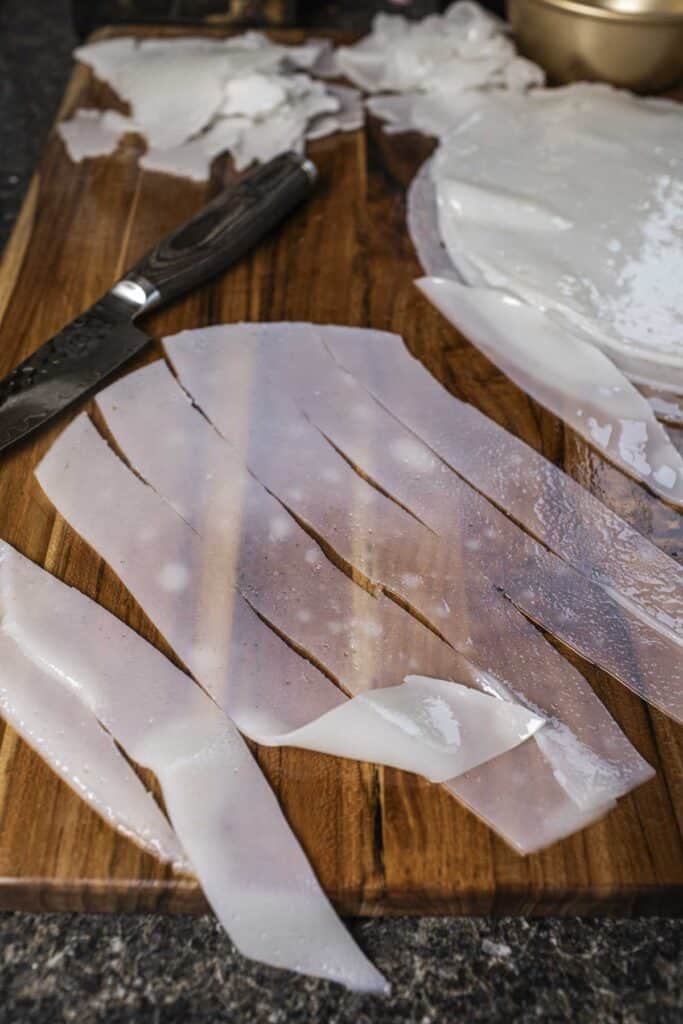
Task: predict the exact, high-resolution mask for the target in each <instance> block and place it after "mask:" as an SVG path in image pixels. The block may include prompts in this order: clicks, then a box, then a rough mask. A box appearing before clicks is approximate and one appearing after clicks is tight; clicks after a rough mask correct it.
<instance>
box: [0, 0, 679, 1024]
mask: <svg viewBox="0 0 683 1024" xmlns="http://www.w3.org/2000/svg"><path fill="white" fill-rule="evenodd" d="M311 6H312V5H310V4H309V5H308V7H309V8H310V7H311ZM321 6H323V5H321ZM349 6H350V8H351V10H349V12H348V13H349V16H350V17H352V20H353V25H354V27H358V20H359V16H358V12H359V9H360V6H361V5H360V4H359V3H358V0H354V2H353V3H352V4H350V5H349ZM367 6H368V10H369V9H370V8H371V6H372V5H370V4H368V5H367ZM343 8H344V5H343V4H341V3H340V4H336V5H329V7H328V9H330V10H333V11H335V10H336V11H339V16H340V17H342V16H343ZM316 21H318V22H319V23H320V19H319V18H316ZM72 45H73V37H72V34H71V30H70V24H69V17H68V4H67V3H66V2H65V0H0V247H1V246H2V245H3V244H4V242H5V241H6V239H7V237H8V236H9V232H10V230H11V226H12V223H13V221H14V219H15V217H16V214H17V212H18V210H19V206H20V203H21V198H22V196H23V193H24V191H25V189H26V186H27V184H28V181H29V177H30V174H31V170H32V168H33V165H34V163H35V160H36V158H37V156H38V153H39V152H40V149H41V146H42V144H43V141H44V138H45V135H46V133H47V131H48V129H49V126H50V124H51V122H52V120H53V118H54V115H55V112H56V110H57V106H58V103H59V99H60V96H61V94H62V91H63V89H64V86H65V84H66V80H67V78H68V74H69V70H70V56H69V55H70V51H71V47H72ZM351 928H352V930H353V932H354V934H355V936H356V937H357V939H358V941H359V942H360V943H361V945H362V947H363V949H365V951H366V952H367V953H368V955H369V956H371V957H372V959H373V960H374V961H375V962H376V963H377V965H378V966H379V967H380V968H381V969H382V970H383V971H384V972H385V973H386V974H387V976H388V977H389V979H390V980H391V982H392V984H393V986H394V991H393V995H392V996H391V997H390V998H388V999H385V1000H379V999H370V998H359V997H355V996H352V995H349V994H346V993H344V992H342V991H341V990H340V989H338V988H336V987H335V986H332V985H329V984H326V983H323V982H318V981H313V980H310V979H302V978H296V977H293V976H291V975H287V974H283V973H281V972H277V971H274V970H270V969H268V968H265V967H260V966H258V965H255V964H252V963H249V962H247V961H245V960H244V959H243V958H242V957H240V956H239V954H237V953H236V952H235V950H234V948H233V947H232V945H231V943H230V941H229V939H228V938H227V936H226V935H225V934H224V933H223V932H222V931H221V930H220V928H219V927H218V926H217V925H216V922H215V921H214V920H213V919H211V918H208V917H205V918H187V917H175V918H165V917H161V916H157V915H154V916H140V917H118V916H94V915H93V916H85V915H41V916H34V915H29V914H0V1024H33V1022H35V1024H38V1022H40V1024H43V1022H45V1024H58V1022H62V1021H63V1022H70V1021H79V1022H83V1024H91V1022H100V1021H106V1022H108V1024H118V1022H124V1021H133V1020H134V1021H136V1022H139V1024H193V1022H199V1021H202V1022H211V1024H221V1022H224V1021H225V1022H228V1021H229V1022H234V1024H251V1022H265V1024H289V1022H316V1024H328V1022H329V1024H370V1022H373V1024H400V1022H410V1024H451V1022H454V1024H455V1022H462V1024H478V1022H487V1024H496V1022H498V1021H500V1022H505V1024H513V1022H523V1024H525V1022H536V1021H538V1022H543V1024H552V1022H558V1024H560V1022H562V1024H564V1022H567V1021H571V1022H573V1024H612V1022H614V1024H679V1022H680V1021H681V1020H683V924H682V923H681V922H676V921H667V920H662V919H647V920H633V921H630V920H622V921H615V920H592V921H578V920H563V921H555V920H540V921H527V920H523V919H519V920H500V921H490V920H474V919H470V920H460V919H436V918H424V919H422V920H416V919H411V918H403V919H385V920H370V921H356V922H352V923H351Z"/></svg>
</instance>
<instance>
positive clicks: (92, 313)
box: [0, 153, 316, 451]
mask: <svg viewBox="0 0 683 1024" xmlns="http://www.w3.org/2000/svg"><path fill="white" fill-rule="evenodd" d="M315 180H316V170H315V167H314V165H313V164H312V163H311V162H310V161H309V160H305V159H304V158H302V157H300V156H298V155H297V154H295V153H283V154H282V155H281V156H278V157H276V158H275V159H274V160H271V161H270V162H269V163H267V164H264V165H263V166H262V167H259V168H257V170H256V171H254V172H252V173H251V174H249V175H247V176H246V177H244V178H243V179H242V180H241V181H239V182H238V183H237V184H235V185H233V186H232V187H230V188H228V189H226V190H225V191H224V192H223V193H221V195H219V196H218V197H217V198H216V199H214V200H213V201H212V202H210V203H209V204H208V206H206V207H204V209H203V210H201V211H200V212H199V213H198V214H197V215H196V216H195V217H193V218H192V219H191V220H190V221H188V223H186V224H184V225H183V226H182V227H180V228H179V229H178V230H176V231H174V232H173V234H171V235H169V237H168V238H166V239H164V240H163V241H162V242H161V243H160V244H159V245H158V246H156V248H155V249H154V250H153V251H152V252H150V253H149V254H148V255H147V256H146V257H145V258H144V259H143V260H141V261H140V263H138V264H137V265H136V266H135V267H134V268H132V270H130V271H129V272H128V273H127V274H126V276H125V277H124V278H123V279H122V280H121V281H119V282H118V283H117V284H116V285H114V287H113V288H112V289H111V291H110V292H108V293H107V294H106V295H105V296H103V298H101V299H100V300H99V301H98V302H96V303H95V305H94V306H92V307H91V308H90V309H89V310H87V312H85V313H83V314H81V316H79V317H77V318H76V319H75V320H73V321H72V322H71V323H70V324H68V326H66V327H65V328H64V329H63V330H62V331H60V332H59V334H57V335H55V337H54V338H51V339H50V340H49V341H46V342H45V343H44V344H43V345H42V346H41V347H40V348H39V349H38V350H37V351H36V352H34V353H33V355H31V356H29V357H28V359H26V360H25V361H24V362H23V363H21V364H20V365H19V366H17V367H16V368H15V369H14V370H12V372H11V373H10V374H9V376H7V377H5V379H4V380H3V381H0V451H2V450H3V449H5V448H8V447H9V446H10V445H12V444H14V443H15V442H16V441H19V440H21V438H23V437H26V436H27V435H28V434H31V433H32V432H33V431H34V430H37V429H38V428H39V427H41V426H42V425H43V424H45V423H47V422H48V421H49V420H51V419H53V417H55V416H56V415H58V413H60V412H62V411H63V410H64V409H66V408H68V406H70V405H71V404H73V403H74V402H75V401H77V400H78V399H80V398H82V397H84V396H85V395H87V394H89V393H90V392H92V391H93V390H94V389H95V388H96V387H98V385H99V384H101V383H102V381H104V380H105V379H106V378H107V377H108V376H109V375H110V374H111V373H113V371H114V370H116V369H118V368H119V367H120V366H122V365H123V363H125V362H126V361H127V360H128V359H130V358H131V357H132V356H134V355H135V354H136V353H137V352H139V351H140V349H142V348H144V346H145V345H146V344H147V343H148V342H149V341H150V338H149V337H148V335H147V334H145V333H144V332H143V331H141V330H140V329H139V328H138V327H136V326H135V325H134V323H133V321H134V320H135V318H136V317H137V316H139V315H140V314H142V313H145V312H147V311H148V310H150V309H152V308H154V307H155V306H158V305H160V304H161V303H163V302H166V301H168V300H169V299H173V298H175V297H176V296H178V295H181V294H182V293H183V292H186V291H188V290H189V289H190V288H193V287H195V286H197V285H199V284H203V283H204V282H205V281H207V280H208V279H209V278H211V277H212V276H213V275H215V274H217V273H219V272H220V271H222V270H225V269H227V267H229V266H231V265H232V264H233V263H234V262H235V261H236V260H238V259H239V258H240V257H241V256H243V255H244V253H246V252H247V251H248V250H249V249H251V248H252V247H253V246H254V245H255V244H256V243H257V242H258V241H260V239H261V238H263V236H264V235H265V234H267V232H268V231H270V230H271V229H272V228H273V227H274V226H275V225H276V224H277V223H278V222H279V221H280V220H282V219H283V218H284V217H285V216H286V214H287V213H289V212H290V210H291V209H292V208H293V207H294V206H296V205H297V204H298V203H300V202H301V201H302V200H303V199H305V198H306V197H307V196H308V195H309V194H310V192H311V190H312V188H313V185H314V184H315Z"/></svg>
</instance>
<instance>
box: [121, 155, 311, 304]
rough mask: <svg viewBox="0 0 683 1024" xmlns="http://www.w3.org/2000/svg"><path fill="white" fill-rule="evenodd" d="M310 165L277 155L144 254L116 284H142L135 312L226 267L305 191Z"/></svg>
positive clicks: (308, 188) (308, 190)
mask: <svg viewBox="0 0 683 1024" xmlns="http://www.w3.org/2000/svg"><path fill="white" fill-rule="evenodd" d="M317 176H318V175H317V170H316V167H315V164H313V163H312V162H311V161H310V160H307V159H305V158H304V157H301V156H299V155H298V154H296V153H282V154H281V155H280V156H276V157H275V159H274V160H270V161H269V162H268V163H266V164H263V165H262V166H260V167H258V168H256V170H254V171H252V172H251V173H250V174H247V175H246V176H245V177H244V178H242V179H241V180H240V181H238V182H236V183H235V184H234V185H231V186H229V187H228V188H226V189H225V191H224V192H222V193H221V194H220V195H219V196H217V197H216V198H215V199H213V200H212V201H211V202H210V203H209V204H208V205H207V206H205V207H204V209H203V210H200V212H199V213H197V214H196V215H195V216H194V217H192V219H191V220H188V221H187V222H186V223H185V224H183V225H182V227H180V228H177V229H176V230H175V231H174V232H172V233H171V234H170V235H168V237H167V238H165V239H164V240H163V241H162V242H160V243H159V244H158V245H157V246H155V247H154V249H152V251H151V252H149V253H147V255H146V256H144V257H143V259H142V260H141V261H140V262H139V263H138V264H136V266H134V267H133V268H131V270H129V271H128V273H127V274H126V276H125V278H124V281H123V282H120V283H119V286H117V287H118V288H119V289H120V288H121V287H122V285H123V286H124V287H125V286H126V285H129V284H130V285H135V284H138V283H139V284H141V285H142V286H143V288H144V291H145V295H146V301H145V302H144V304H143V305H142V306H141V308H140V309H139V311H138V312H146V311H147V310H148V309H151V308H152V307H153V306H156V305H159V304H160V303H162V302H168V301H169V300H170V299H174V298H176V297H177V296H178V295H181V294H183V292H187V291H189V290H190V289H192V288H195V287H197V286H198V285H200V284H204V282H205V281H207V280H208V279H209V278H211V277H213V276H214V275H216V274H219V273H220V272H221V271H223V270H227V268H228V267H229V266H231V265H232V264H233V263H235V262H236V261H237V260H238V259H240V257H242V256H243V255H244V254H245V253H246V252H248V251H249V250H250V249H251V248H252V247H253V246H255V245H256V243H257V242H259V241H260V240H261V239H262V238H263V237H264V236H265V235H266V234H267V233H268V232H269V231H270V230H271V229H272V228H274V227H275V225H276V224H278V223H279V222H280V221H281V220H282V219H283V218H284V217H285V216H286V215H287V214H288V213H289V212H290V210H292V209H293V208H294V207H295V206H297V205H298V204H299V203H300V202H302V200H304V199H305V198H306V197H307V196H308V195H310V193H311V191H312V190H313V187H314V185H315V182H316V179H317Z"/></svg>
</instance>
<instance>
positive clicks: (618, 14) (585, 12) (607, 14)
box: [513, 0, 683, 26]
mask: <svg viewBox="0 0 683 1024" xmlns="http://www.w3.org/2000/svg"><path fill="white" fill-rule="evenodd" d="M513 2H514V0H513ZM526 2H527V3H536V4H539V5H540V6H542V7H552V8H553V9H555V10H558V11H567V13H570V14H579V15H581V16H582V17H585V18H596V19H599V20H600V21H612V22H619V23H621V24H627V25H633V24H636V23H646V24H650V25H658V24H662V23H666V24H676V23H679V24H680V25H681V26H683V10H680V11H661V10H660V11H652V10H649V11H619V10H615V8H613V7H601V6H599V5H598V4H596V3H586V2H584V0H526Z"/></svg>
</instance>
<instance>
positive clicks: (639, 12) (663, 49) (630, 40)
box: [507, 0, 683, 92]
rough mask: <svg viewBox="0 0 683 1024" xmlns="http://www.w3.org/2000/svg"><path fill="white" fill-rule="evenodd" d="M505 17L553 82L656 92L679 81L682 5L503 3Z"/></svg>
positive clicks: (601, 0) (552, 0)
mask: <svg viewBox="0 0 683 1024" xmlns="http://www.w3.org/2000/svg"><path fill="white" fill-rule="evenodd" d="M507 12H508V18H509V20H510V23H511V25H512V31H513V33H514V36H515V40H516V43H517V46H518V48H519V50H520V51H521V52H522V53H523V54H524V55H525V56H526V57H529V58H530V59H531V60H534V61H536V63H537V64H540V65H541V67H543V68H545V70H546V72H547V73H548V77H549V79H551V80H552V81H555V82H575V81H577V80H579V79H588V80H590V81H599V82H611V83H612V84H613V85H618V86H621V87H623V88H626V89H634V90H636V91H637V92H658V91H661V90H662V89H667V88H669V87H671V86H674V85H676V83H677V82H679V81H680V80H681V79H682V78H683V0H507Z"/></svg>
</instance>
